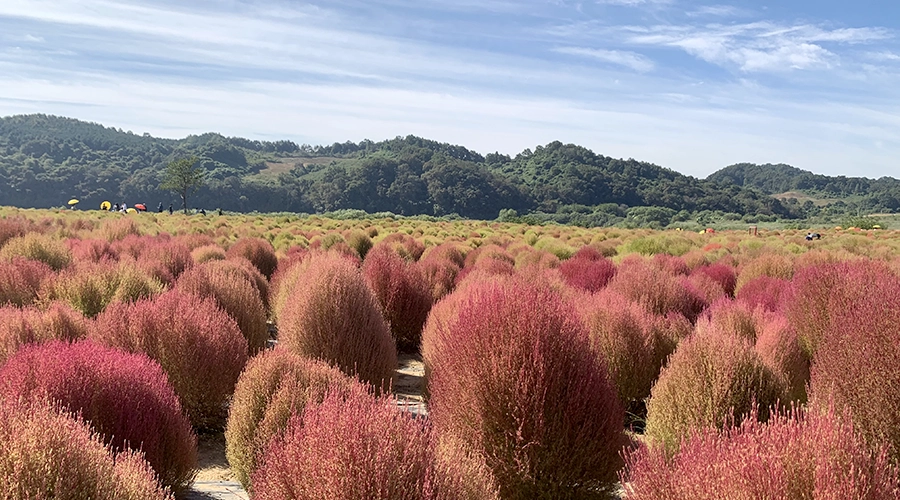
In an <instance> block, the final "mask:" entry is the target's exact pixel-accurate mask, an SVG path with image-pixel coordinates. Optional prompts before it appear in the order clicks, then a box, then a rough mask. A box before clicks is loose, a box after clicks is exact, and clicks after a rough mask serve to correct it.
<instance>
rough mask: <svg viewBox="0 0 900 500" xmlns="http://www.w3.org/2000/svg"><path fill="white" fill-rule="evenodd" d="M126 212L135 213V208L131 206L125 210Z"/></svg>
mask: <svg viewBox="0 0 900 500" xmlns="http://www.w3.org/2000/svg"><path fill="white" fill-rule="evenodd" d="M126 212H128V213H130V214H136V213H137V210H135V209H133V208H129V209H128V210H126Z"/></svg>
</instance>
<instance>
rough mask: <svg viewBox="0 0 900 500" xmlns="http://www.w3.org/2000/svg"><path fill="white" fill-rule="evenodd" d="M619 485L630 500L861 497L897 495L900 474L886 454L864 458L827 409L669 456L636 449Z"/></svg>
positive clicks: (718, 435)
mask: <svg viewBox="0 0 900 500" xmlns="http://www.w3.org/2000/svg"><path fill="white" fill-rule="evenodd" d="M625 462H626V469H625V470H624V471H623V473H622V477H621V481H622V484H623V485H624V490H625V494H624V497H623V498H626V499H629V500H719V499H722V498H729V499H730V498H773V499H774V498H783V499H789V498H790V499H794V498H797V499H799V498H815V499H833V500H837V499H845V498H846V499H849V498H859V499H862V498H865V499H872V500H888V499H893V498H897V495H898V494H900V473H898V470H897V468H896V467H895V466H893V465H891V464H890V463H889V462H888V459H887V455H886V453H885V451H884V449H883V448H882V449H880V450H877V451H875V452H874V453H873V452H872V451H870V450H869V449H868V448H867V446H866V444H865V442H864V441H863V440H861V439H860V438H859V437H858V436H856V435H855V434H854V432H853V427H852V424H851V423H850V421H849V419H848V418H846V417H842V416H840V414H839V413H836V412H835V411H833V410H828V411H825V412H811V413H808V414H805V413H800V412H792V413H790V414H788V415H776V416H774V417H773V418H771V419H770V420H769V422H768V423H767V424H761V423H759V422H758V421H757V419H756V418H754V417H753V416H751V417H749V418H747V419H746V420H744V422H743V423H742V424H741V425H740V427H737V428H734V429H729V430H725V431H724V432H717V431H714V430H706V431H697V432H695V433H693V434H692V436H691V437H690V438H689V439H687V440H686V441H685V442H683V443H682V445H681V448H680V449H679V450H678V451H677V452H676V453H675V454H674V455H673V456H669V455H668V454H667V453H666V451H665V450H664V449H661V448H657V447H652V446H641V447H639V448H638V449H636V450H634V451H631V452H627V453H626V456H625Z"/></svg>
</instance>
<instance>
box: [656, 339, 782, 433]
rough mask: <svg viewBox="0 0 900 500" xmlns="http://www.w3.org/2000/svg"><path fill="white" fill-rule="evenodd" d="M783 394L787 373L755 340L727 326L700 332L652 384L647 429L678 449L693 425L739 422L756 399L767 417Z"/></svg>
mask: <svg viewBox="0 0 900 500" xmlns="http://www.w3.org/2000/svg"><path fill="white" fill-rule="evenodd" d="M785 394H786V388H785V386H784V381H783V379H782V378H781V377H779V376H778V375H776V374H775V373H773V372H772V370H771V369H770V368H768V367H767V366H766V365H765V364H764V363H763V362H762V360H761V359H760V358H759V355H758V354H757V353H756V352H755V351H754V350H753V345H752V344H750V343H749V342H747V341H746V340H744V339H742V338H740V337H738V336H736V335H733V334H729V333H727V332H716V331H704V332H698V333H696V334H694V335H693V336H691V337H690V338H688V339H686V340H685V341H683V342H682V343H681V344H680V345H679V346H678V349H676V350H675V353H674V354H672V356H671V357H670V358H669V362H668V364H667V365H666V367H665V368H663V370H662V373H660V376H659V380H657V382H656V385H654V386H653V390H652V391H651V396H650V401H649V402H648V403H647V427H646V431H645V433H646V435H647V436H648V437H649V438H651V439H653V440H654V441H655V442H656V443H659V444H662V445H664V447H666V448H667V449H669V450H674V449H676V448H677V447H678V444H679V443H680V441H681V440H682V439H683V438H685V437H687V436H688V435H690V433H691V431H692V430H697V429H706V428H711V429H716V428H722V427H724V426H725V425H727V424H729V423H730V422H733V421H737V422H739V421H740V420H742V419H743V418H744V417H745V416H747V415H749V414H750V412H751V411H752V410H753V407H754V405H758V406H759V409H760V414H759V416H760V417H761V418H762V419H766V418H767V417H768V415H769V412H768V410H769V408H770V407H772V406H773V405H776V404H777V403H778V402H779V401H785V400H786V399H787V398H786V396H785Z"/></svg>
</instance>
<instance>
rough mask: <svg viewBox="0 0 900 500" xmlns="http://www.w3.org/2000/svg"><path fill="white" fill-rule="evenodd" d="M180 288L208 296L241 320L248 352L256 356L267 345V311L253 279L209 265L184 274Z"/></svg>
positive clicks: (179, 281) (176, 285)
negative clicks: (236, 276)
mask: <svg viewBox="0 0 900 500" xmlns="http://www.w3.org/2000/svg"><path fill="white" fill-rule="evenodd" d="M175 288H176V289H177V290H182V291H184V292H187V293H191V294H194V295H196V296H198V297H203V298H208V299H212V300H213V301H215V303H216V304H217V305H218V306H219V308H221V309H222V310H223V311H225V312H226V313H228V315H229V316H231V317H232V319H234V320H235V322H237V325H238V328H239V329H240V330H241V333H242V334H243V335H244V338H245V339H246V340H247V349H248V351H247V352H248V353H249V354H250V355H251V356H252V355H254V354H256V353H258V352H259V351H261V350H263V349H265V348H266V341H268V340H269V328H268V325H266V310H265V306H264V305H263V302H262V300H261V299H260V296H259V291H258V290H256V289H255V288H254V287H253V285H251V284H250V282H249V281H247V280H246V279H242V278H237V279H236V278H235V276H234V275H232V274H230V273H226V272H218V271H216V270H212V269H209V268H207V267H206V266H195V267H193V268H192V269H189V270H188V271H185V272H184V273H182V275H181V276H180V277H179V278H178V281H177V282H176V283H175Z"/></svg>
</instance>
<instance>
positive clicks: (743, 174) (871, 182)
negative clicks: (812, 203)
mask: <svg viewBox="0 0 900 500" xmlns="http://www.w3.org/2000/svg"><path fill="white" fill-rule="evenodd" d="M707 180H710V181H714V182H717V183H720V184H733V185H735V186H739V187H749V188H755V189H758V190H760V191H763V192H765V193H767V194H772V195H774V194H780V193H787V192H800V193H804V194H808V195H813V196H818V197H821V198H825V199H827V198H856V199H857V203H858V204H860V205H861V206H862V208H865V209H867V210H869V211H897V210H900V180H897V179H894V178H893V177H882V178H880V179H867V178H865V177H844V176H836V177H830V176H827V175H820V174H814V173H812V172H809V171H806V170H801V169H799V168H796V167H792V166H790V165H783V164H779V165H772V164H766V165H756V164H753V163H740V164H737V165H731V166H729V167H725V168H723V169H722V170H719V171H718V172H715V173H713V174H711V175H710V176H709V177H707Z"/></svg>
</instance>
